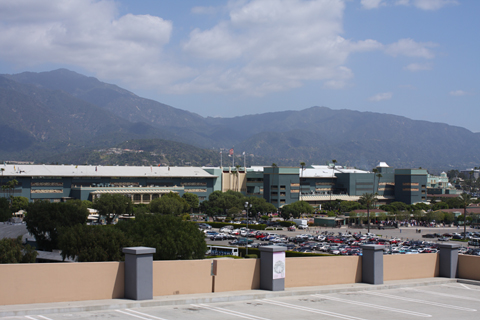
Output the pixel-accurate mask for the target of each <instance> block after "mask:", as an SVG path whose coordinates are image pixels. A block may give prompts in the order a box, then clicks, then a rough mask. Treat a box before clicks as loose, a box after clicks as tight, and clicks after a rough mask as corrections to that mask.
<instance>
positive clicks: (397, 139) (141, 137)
mask: <svg viewBox="0 0 480 320" xmlns="http://www.w3.org/2000/svg"><path fill="white" fill-rule="evenodd" d="M354 107H355V106H352V108H354ZM0 111H1V113H2V117H1V119H0V134H1V135H2V137H3V138H2V139H1V140H0V160H3V161H6V160H23V161H35V162H37V163H39V162H40V163H42V162H43V163H49V162H59V161H60V162H63V163H79V162H81V163H85V162H88V161H90V163H91V162H92V161H94V162H102V161H103V162H102V163H101V164H124V162H125V161H127V160H125V159H124V160H121V159H118V158H117V159H115V158H113V157H102V156H101V154H99V151H98V150H104V149H108V148H113V147H117V148H122V147H124V148H126V147H125V143H127V141H128V142H129V144H127V145H128V146H130V145H132V143H133V145H134V146H135V148H139V149H140V148H144V149H147V148H149V150H151V151H150V155H152V154H153V155H157V154H158V153H159V152H160V153H161V154H163V155H164V156H163V158H162V159H153V158H151V157H150V158H148V159H146V158H143V159H142V157H140V156H138V159H136V160H134V161H133V163H132V161H131V160H130V162H129V164H139V163H138V161H140V162H142V161H143V163H145V162H147V164H152V162H154V161H158V162H159V163H160V162H162V161H166V162H167V163H168V164H169V165H180V164H185V163H191V164H192V165H193V164H195V165H207V164H208V165H219V164H220V157H219V152H218V150H219V149H221V148H223V149H225V150H228V149H230V148H235V151H236V153H238V154H240V153H241V152H243V151H245V152H246V153H247V155H248V161H247V165H252V164H258V165H270V164H271V163H272V162H275V163H276V164H277V165H293V166H298V165H299V163H300V162H302V161H303V162H305V163H306V164H324V163H325V162H328V161H331V160H332V159H336V160H337V162H338V163H339V164H344V165H350V166H355V167H358V168H362V169H371V168H372V167H374V166H375V165H376V164H377V163H378V162H379V161H385V162H387V163H388V164H389V165H391V166H393V167H397V168H400V167H403V168H414V167H424V168H428V169H432V170H448V169H451V168H461V169H463V168H465V167H473V166H477V165H478V164H480V148H479V147H480V133H473V132H471V131H469V130H467V129H465V128H461V127H455V126H450V125H447V124H443V123H433V122H428V121H418V120H411V119H408V118H405V117H401V116H395V115H389V114H380V113H373V112H358V111H352V110H332V109H329V108H327V107H311V108H308V109H305V110H301V111H281V112H270V113H264V114H255V115H245V116H239V117H233V118H213V117H202V116H200V115H198V114H195V113H192V112H188V111H185V110H180V109H177V108H174V107H171V106H168V105H165V104H162V103H160V102H157V101H153V100H150V99H144V98H141V97H139V96H137V95H135V94H134V93H132V92H130V91H128V90H125V89H122V88H120V87H118V86H116V85H112V84H107V83H104V82H101V81H99V80H98V79H96V78H93V77H87V76H84V75H81V74H78V73H76V72H73V71H69V70H66V69H58V70H54V71H50V72H41V73H34V72H24V73H20V74H13V75H7V74H3V75H0ZM152 139H159V140H152ZM155 146H158V147H157V148H155ZM160 146H161V148H160ZM130 149H131V148H130ZM154 149H155V150H154ZM160 149H161V151H159V150H160ZM202 149H204V150H202ZM142 150H143V149H142ZM172 150H176V151H175V152H176V153H175V152H174V151H172ZM179 150H183V151H182V152H180V153H178V151H179ZM214 150H215V151H214ZM169 153H172V154H176V155H177V156H175V157H170V158H167V157H165V155H166V154H169ZM200 153H202V154H203V156H202V157H198V154H200ZM94 155H95V156H94ZM195 156H196V157H195ZM177 158H178V159H177ZM192 159H193V160H192ZM180 160H181V161H180ZM242 160H243V159H242ZM109 161H110V162H111V163H109ZM122 161H123V162H122ZM202 161H205V162H206V163H201V162H202ZM226 161H227V160H226V157H224V164H226ZM238 161H240V163H239V164H243V161H241V160H238ZM238 161H237V162H238ZM127 162H128V161H127ZM92 164H93V163H92ZM99 164H100V163H99Z"/></svg>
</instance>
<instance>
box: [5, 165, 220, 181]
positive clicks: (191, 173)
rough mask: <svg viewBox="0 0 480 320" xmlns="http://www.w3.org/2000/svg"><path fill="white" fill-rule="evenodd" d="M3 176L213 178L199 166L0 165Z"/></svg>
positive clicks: (213, 176)
mask: <svg viewBox="0 0 480 320" xmlns="http://www.w3.org/2000/svg"><path fill="white" fill-rule="evenodd" d="M0 168H3V169H5V170H4V171H3V172H2V174H3V175H4V176H12V177H21V176H27V177H28V176H37V177H39V176H40V177H195V178H197V177H198V178H215V177H216V176H215V175H212V174H210V173H208V172H207V171H205V170H203V169H202V168H200V167H155V166H142V167H140V166H93V165H90V166H74V165H44V164H42V165H10V164H4V165H0Z"/></svg>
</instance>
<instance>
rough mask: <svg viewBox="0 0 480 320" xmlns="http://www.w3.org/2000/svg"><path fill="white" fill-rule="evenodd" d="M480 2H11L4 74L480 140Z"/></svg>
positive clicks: (228, 113) (3, 34)
mask: <svg viewBox="0 0 480 320" xmlns="http://www.w3.org/2000/svg"><path fill="white" fill-rule="evenodd" d="M479 14H480V1H476V0H465V1H462V0H325V1H323V0H311V1H307V0H250V1H249V0H230V1H221V0H209V1H202V0H196V1H191V0H182V1H178V0H177V1H174V0H163V1H159V0H156V1H154V0H142V1H129V0H119V1H94V0H68V1H37V0H3V1H1V2H0V73H18V72H23V71H37V72H39V71H49V70H53V69H56V68H60V67H63V68H68V69H71V70H74V71H77V72H80V73H83V74H86V75H89V76H94V77H97V78H98V79H100V80H101V81H105V82H109V83H115V84H117V85H119V86H121V87H123V88H126V89H128V90H130V91H132V92H134V93H136V94H138V95H140V96H142V97H146V98H151V99H154V100H157V101H159V102H162V103H165V104H169V105H171V106H173V107H176V108H180V109H184V110H188V111H191V112H195V113H198V114H200V115H202V116H222V117H232V116H239V115H244V114H252V113H264V112H272V111H282V110H301V109H305V108H309V107H312V106H326V107H329V108H332V109H350V110H358V111H371V112H380V113H388V114H396V115H402V116H405V117H408V118H411V119H416V120H427V121H433V122H443V123H448V124H451V125H456V126H461V127H465V128H467V129H469V130H472V131H474V132H480V122H479V121H478V115H479V110H478V108H479V107H480V105H479V94H480V90H479V84H480V81H479V74H480V63H479V57H480V37H479V35H478V31H479V30H480V19H478V15H479Z"/></svg>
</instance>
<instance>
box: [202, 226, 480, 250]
mask: <svg viewBox="0 0 480 320" xmlns="http://www.w3.org/2000/svg"><path fill="white" fill-rule="evenodd" d="M285 229H286V228H285ZM213 230H215V231H217V232H218V229H213ZM417 230H420V231H421V232H420V233H419V232H417ZM267 231H268V232H272V233H276V234H279V235H280V234H284V235H287V236H288V237H295V236H296V235H300V234H311V235H317V234H321V233H322V232H325V231H326V232H332V233H334V235H338V233H339V232H341V233H344V232H351V233H352V234H354V233H362V234H365V233H367V229H366V228H365V229H359V228H325V227H310V228H309V229H308V230H295V231H287V230H267ZM468 231H478V229H472V228H467V232H468ZM370 232H371V233H374V234H376V235H378V236H381V237H382V238H384V239H391V238H400V239H401V240H404V241H406V240H422V241H429V242H436V243H437V242H438V243H455V244H459V245H460V246H464V247H467V246H468V244H467V243H465V242H459V241H438V240H437V238H422V235H425V234H428V233H439V234H444V233H453V232H458V233H461V232H463V228H457V227H453V228H435V227H401V228H396V229H385V230H377V229H371V230H370ZM205 239H206V241H207V244H215V245H229V244H228V242H229V241H231V240H224V241H211V240H210V239H209V238H205ZM255 242H259V243H262V242H263V241H259V240H255Z"/></svg>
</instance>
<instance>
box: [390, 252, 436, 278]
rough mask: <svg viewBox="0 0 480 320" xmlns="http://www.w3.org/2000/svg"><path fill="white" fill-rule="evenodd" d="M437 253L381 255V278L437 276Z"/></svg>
mask: <svg viewBox="0 0 480 320" xmlns="http://www.w3.org/2000/svg"><path fill="white" fill-rule="evenodd" d="M439 272H440V256H439V254H437V253H422V254H395V255H385V256H383V280H384V281H389V280H407V279H421V278H433V277H438V275H439Z"/></svg>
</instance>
